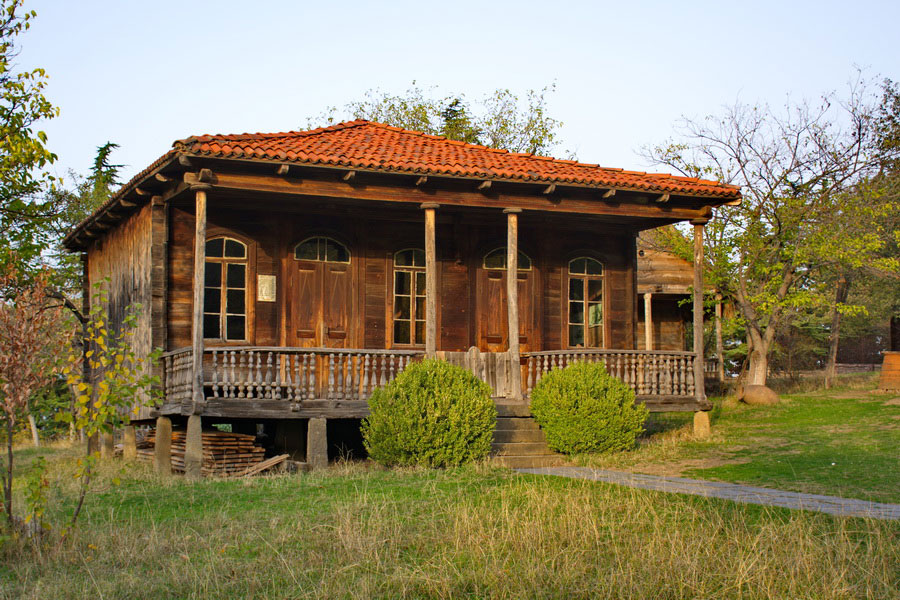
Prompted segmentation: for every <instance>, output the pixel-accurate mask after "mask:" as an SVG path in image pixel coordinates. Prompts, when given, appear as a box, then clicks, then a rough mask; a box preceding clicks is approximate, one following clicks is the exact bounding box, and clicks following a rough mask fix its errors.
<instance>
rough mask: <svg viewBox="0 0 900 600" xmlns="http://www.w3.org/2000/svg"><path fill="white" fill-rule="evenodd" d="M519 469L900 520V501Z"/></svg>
mask: <svg viewBox="0 0 900 600" xmlns="http://www.w3.org/2000/svg"><path fill="white" fill-rule="evenodd" d="M516 471H518V472H519V473H532V474H535V475H557V476H559V477H573V478H576V479H592V480H594V481H604V482H606V483H615V484H618V485H625V486H628V487H633V488H640V489H643V490H655V491H658V492H674V493H676V494H691V495H693V496H704V497H706V498H722V499H724V500H732V501H734V502H745V503H747V504H761V505H763V506H780V507H783V508H796V509H802V510H812V511H816V512H822V513H828V514H831V515H838V516H841V517H869V518H872V519H886V520H900V504H883V503H880V502H867V501H865V500H851V499H848V498H838V497H837V496H820V495H818V494H800V493H797V492H784V491H781V490H773V489H769V488H761V487H754V486H749V485H738V484H735V483H722V482H718V481H702V480H699V479H685V478H683V477H661V476H659V475H641V474H640V473H628V472H624V471H606V470H602V469H591V468H588V467H543V468H537V469H516Z"/></svg>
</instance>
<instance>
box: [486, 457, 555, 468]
mask: <svg viewBox="0 0 900 600" xmlns="http://www.w3.org/2000/svg"><path fill="white" fill-rule="evenodd" d="M493 462H494V464H495V465H499V466H501V467H507V468H509V469H537V468H541V467H558V466H561V465H565V461H564V460H563V457H562V456H560V455H559V454H543V455H539V456H496V457H494V459H493Z"/></svg>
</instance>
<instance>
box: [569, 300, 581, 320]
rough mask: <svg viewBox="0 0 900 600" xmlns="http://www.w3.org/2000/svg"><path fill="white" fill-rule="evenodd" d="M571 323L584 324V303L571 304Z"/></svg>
mask: <svg viewBox="0 0 900 600" xmlns="http://www.w3.org/2000/svg"><path fill="white" fill-rule="evenodd" d="M569 323H584V303H583V302H569Z"/></svg>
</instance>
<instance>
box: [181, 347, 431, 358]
mask: <svg viewBox="0 0 900 600" xmlns="http://www.w3.org/2000/svg"><path fill="white" fill-rule="evenodd" d="M188 349H189V350H190V348H188ZM203 352H204V353H209V352H277V353H279V354H303V353H313V354H391V355H394V356H418V355H420V354H425V351H424V350H384V349H380V348H372V349H369V348H321V347H317V348H301V347H299V346H208V347H206V348H204V349H203Z"/></svg>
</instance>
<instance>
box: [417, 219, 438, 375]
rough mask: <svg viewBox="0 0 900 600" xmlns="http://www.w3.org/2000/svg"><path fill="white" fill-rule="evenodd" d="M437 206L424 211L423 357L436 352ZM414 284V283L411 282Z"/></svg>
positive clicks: (431, 355)
mask: <svg viewBox="0 0 900 600" xmlns="http://www.w3.org/2000/svg"><path fill="white" fill-rule="evenodd" d="M437 207H438V204H435V203H433V202H426V203H424V204H422V206H421V208H422V209H423V210H424V211H425V356H427V357H428V358H434V355H435V352H436V351H437V259H436V255H435V242H434V211H435V209H436V208H437ZM413 283H415V282H413Z"/></svg>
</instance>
